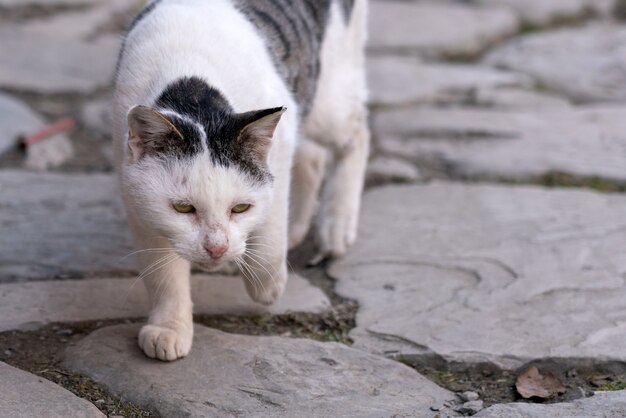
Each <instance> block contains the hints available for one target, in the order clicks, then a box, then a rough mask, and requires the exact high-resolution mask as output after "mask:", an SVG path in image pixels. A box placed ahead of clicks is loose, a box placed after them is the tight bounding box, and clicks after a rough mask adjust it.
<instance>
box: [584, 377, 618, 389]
mask: <svg viewBox="0 0 626 418" xmlns="http://www.w3.org/2000/svg"><path fill="white" fill-rule="evenodd" d="M611 381H613V378H612V376H611V375H610V374H600V375H595V376H592V377H591V378H590V379H589V383H591V384H592V385H594V386H595V387H600V386H604V385H606V384H607V383H609V382H611Z"/></svg>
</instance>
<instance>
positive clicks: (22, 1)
mask: <svg viewBox="0 0 626 418" xmlns="http://www.w3.org/2000/svg"><path fill="white" fill-rule="evenodd" d="M98 2H100V0H0V6H3V7H15V6H22V7H24V6H83V5H89V4H95V3H98Z"/></svg>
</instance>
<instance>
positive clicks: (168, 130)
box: [128, 106, 183, 163]
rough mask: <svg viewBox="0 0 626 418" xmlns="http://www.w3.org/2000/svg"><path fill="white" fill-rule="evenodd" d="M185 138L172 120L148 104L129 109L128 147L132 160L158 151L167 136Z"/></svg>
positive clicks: (137, 159)
mask: <svg viewBox="0 0 626 418" xmlns="http://www.w3.org/2000/svg"><path fill="white" fill-rule="evenodd" d="M171 136H175V137H179V138H180V139H182V138H183V135H182V134H181V133H180V132H179V131H178V129H176V127H175V126H174V125H173V124H172V122H171V121H170V120H169V119H168V118H167V117H166V116H165V115H163V114H162V113H160V112H158V111H157V110H155V109H153V108H151V107H148V106H135V107H133V108H132V109H130V110H129V111H128V149H129V152H130V160H131V162H133V163H134V162H137V161H139V160H140V159H141V157H143V156H144V155H147V154H154V153H156V152H158V150H159V148H160V145H161V144H162V143H163V140H164V139H165V138H167V137H171Z"/></svg>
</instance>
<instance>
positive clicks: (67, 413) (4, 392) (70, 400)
mask: <svg viewBox="0 0 626 418" xmlns="http://www.w3.org/2000/svg"><path fill="white" fill-rule="evenodd" d="M0 376H2V378H1V379H0V416H3V417H11V418H32V417H76V418H79V417H81V418H82V417H84V418H88V417H89V418H95V417H103V418H104V417H105V416H106V415H104V414H103V413H102V412H100V411H99V410H98V408H96V407H95V406H94V405H92V404H91V403H89V402H87V401H86V400H84V399H80V398H79V397H78V396H76V395H74V394H73V393H71V392H70V391H68V390H65V389H63V388H62V387H61V386H58V385H55V384H54V383H52V382H50V381H49V380H46V379H44V378H43V377H39V376H35V375H33V374H30V373H26V372H24V371H22V370H19V369H16V368H14V367H11V366H9V365H8V364H6V363H2V362H0Z"/></svg>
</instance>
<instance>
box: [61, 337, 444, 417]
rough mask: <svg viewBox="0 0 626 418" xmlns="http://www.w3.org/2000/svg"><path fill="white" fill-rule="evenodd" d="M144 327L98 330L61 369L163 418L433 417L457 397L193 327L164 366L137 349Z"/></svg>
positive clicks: (398, 368)
mask: <svg viewBox="0 0 626 418" xmlns="http://www.w3.org/2000/svg"><path fill="white" fill-rule="evenodd" d="M137 331H138V328H137V326H134V325H120V326H114V327H108V328H103V329H100V330H98V331H96V332H94V333H93V334H91V335H90V336H88V337H87V338H85V339H84V340H82V341H80V342H79V343H78V344H77V345H76V346H75V347H70V348H69V349H68V351H67V352H66V356H65V361H64V364H65V367H68V368H69V369H71V370H74V371H77V372H80V373H83V374H86V375H87V376H89V377H91V378H92V379H94V380H95V381H97V382H99V383H101V384H103V385H105V386H106V387H107V388H108V389H109V390H110V391H111V392H112V393H114V394H116V395H118V396H123V397H124V399H127V400H129V401H131V402H133V403H135V404H137V405H140V406H142V407H144V408H147V409H151V410H155V411H157V412H158V413H159V414H160V415H161V416H190V417H222V416H231V415H232V416H237V417H258V416H266V417H293V416H319V417H322V416H326V417H329V416H351V417H365V416H367V417H372V416H407V417H408V416H432V415H434V413H433V412H432V411H431V410H430V407H431V406H435V405H437V406H441V404H442V403H443V402H444V401H446V400H450V399H452V398H453V395H452V394H451V393H450V392H448V391H446V390H444V389H441V388H439V387H438V386H436V385H435V384H434V383H432V382H430V381H428V380H427V379H425V378H424V377H422V376H420V375H419V374H418V373H416V372H415V371H413V370H411V369H410V368H408V367H406V366H404V365H402V364H399V363H396V362H393V361H390V360H386V359H384V358H381V357H377V356H372V355H370V354H366V353H363V352H360V351H357V350H353V349H351V348H349V347H347V346H344V345H342V344H337V343H320V342H316V341H311V340H305V339H294V338H285V337H252V336H243V335H234V334H227V333H224V332H221V331H217V330H213V329H210V328H206V327H203V326H196V328H195V342H194V346H193V348H192V350H191V354H190V355H189V356H188V357H187V358H185V359H183V360H179V361H176V362H173V363H168V364H164V363H162V362H158V361H155V360H150V359H148V358H146V357H145V356H144V355H143V354H142V353H141V352H140V351H139V349H138V347H137V340H136V334H137Z"/></svg>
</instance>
